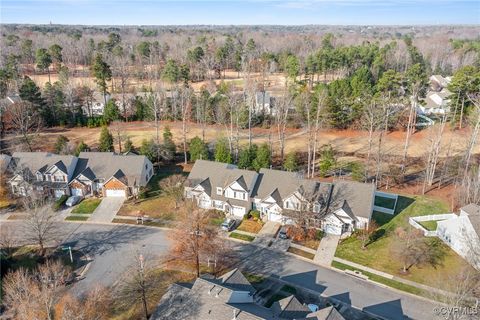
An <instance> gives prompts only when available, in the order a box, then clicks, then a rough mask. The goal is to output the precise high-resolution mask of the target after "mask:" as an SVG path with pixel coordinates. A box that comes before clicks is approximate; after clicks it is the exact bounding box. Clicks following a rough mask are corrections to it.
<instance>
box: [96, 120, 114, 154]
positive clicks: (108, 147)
mask: <svg viewBox="0 0 480 320" xmlns="http://www.w3.org/2000/svg"><path fill="white" fill-rule="evenodd" d="M98 149H99V150H100V151H103V152H108V151H113V150H114V149H113V136H112V134H111V133H110V131H108V128H107V127H106V126H103V127H102V131H101V132H100V141H99V146H98Z"/></svg>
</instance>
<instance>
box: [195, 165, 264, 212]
mask: <svg viewBox="0 0 480 320" xmlns="http://www.w3.org/2000/svg"><path fill="white" fill-rule="evenodd" d="M257 176H258V174H257V173H256V172H255V171H250V170H242V169H238V168H237V166H235V165H233V164H227V163H221V162H214V161H206V160H197V161H195V164H194V165H193V168H192V171H190V174H189V175H188V178H187V181H186V186H189V187H195V186H197V185H198V184H201V185H202V187H204V188H205V189H206V193H207V194H208V195H209V196H210V197H211V198H212V199H215V200H223V201H226V198H225V197H223V196H220V195H217V193H216V190H214V188H216V187H221V188H226V187H227V186H229V185H230V184H232V183H233V182H235V181H237V182H238V183H239V184H240V185H241V186H242V187H243V188H245V189H246V190H247V191H248V192H251V191H252V190H251V189H253V187H254V186H253V184H254V182H255V181H256V179H257ZM229 200H231V199H229ZM242 205H245V201H243V202H242Z"/></svg>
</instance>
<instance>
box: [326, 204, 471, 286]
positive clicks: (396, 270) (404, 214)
mask: <svg viewBox="0 0 480 320" xmlns="http://www.w3.org/2000/svg"><path fill="white" fill-rule="evenodd" d="M401 198H402V204H401V205H402V206H401V211H400V212H399V213H398V214H397V215H395V216H394V217H393V218H392V219H391V220H390V221H389V222H387V223H385V224H384V225H382V226H381V227H380V228H379V230H378V231H379V232H380V234H382V233H383V235H382V236H381V237H380V238H379V239H378V240H376V241H375V242H373V243H371V244H369V245H368V246H367V249H366V250H361V241H360V240H359V239H357V238H356V237H355V236H352V237H349V238H347V239H345V240H343V241H342V242H341V243H340V244H339V245H338V247H337V251H336V253H335V255H336V256H337V257H339V258H342V259H345V260H349V261H352V262H356V263H358V264H361V265H364V266H368V267H371V268H373V269H376V270H380V271H383V272H386V273H389V274H392V275H396V276H399V277H402V278H405V279H408V280H411V281H416V282H419V283H423V284H426V285H430V286H439V285H440V284H441V279H442V278H445V277H447V276H453V275H455V274H456V273H458V271H459V270H460V269H462V268H464V267H466V268H469V266H468V264H467V263H466V262H465V261H464V260H463V259H462V258H461V257H460V256H458V255H457V254H456V253H455V252H454V251H452V250H451V249H450V248H448V247H447V246H446V245H445V244H443V243H442V244H441V246H442V247H443V249H444V251H445V252H446V254H445V257H444V259H443V261H442V264H441V265H437V266H435V267H434V266H431V265H423V266H420V267H417V266H413V267H412V268H411V269H410V273H409V274H407V275H405V274H402V273H400V270H401V268H402V264H401V262H400V261H398V259H394V258H393V256H392V247H393V243H394V241H395V238H394V236H393V232H394V230H395V229H396V228H397V227H407V226H409V224H408V217H411V216H422V215H429V214H442V213H446V212H449V208H448V204H447V203H445V202H442V201H439V200H436V199H432V198H428V197H425V196H416V197H414V198H410V200H408V199H409V198H406V197H401ZM399 201H400V198H399Z"/></svg>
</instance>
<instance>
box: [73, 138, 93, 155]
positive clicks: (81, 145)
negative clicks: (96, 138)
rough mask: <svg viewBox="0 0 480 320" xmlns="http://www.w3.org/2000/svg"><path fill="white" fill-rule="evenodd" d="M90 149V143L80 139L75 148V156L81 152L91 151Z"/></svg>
mask: <svg viewBox="0 0 480 320" xmlns="http://www.w3.org/2000/svg"><path fill="white" fill-rule="evenodd" d="M89 150H90V148H89V147H88V145H87V144H86V143H85V142H83V140H82V141H80V143H79V144H78V145H77V148H76V149H75V156H76V157H78V155H79V154H80V152H84V151H89Z"/></svg>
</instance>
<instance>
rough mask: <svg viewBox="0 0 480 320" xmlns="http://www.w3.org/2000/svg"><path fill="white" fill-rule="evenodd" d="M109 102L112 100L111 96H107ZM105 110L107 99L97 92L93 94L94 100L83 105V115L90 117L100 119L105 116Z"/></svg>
mask: <svg viewBox="0 0 480 320" xmlns="http://www.w3.org/2000/svg"><path fill="white" fill-rule="evenodd" d="M106 98H107V102H108V101H109V100H110V99H111V96H110V95H109V94H107V95H106ZM104 109H105V98H104V97H103V94H102V93H100V92H95V93H94V94H93V99H92V100H91V101H87V102H85V103H84V104H83V105H82V111H83V113H84V114H85V115H86V116H88V117H96V116H97V117H98V116H103V111H104Z"/></svg>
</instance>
